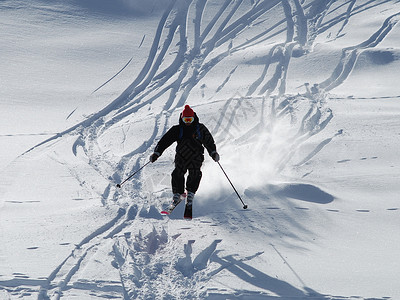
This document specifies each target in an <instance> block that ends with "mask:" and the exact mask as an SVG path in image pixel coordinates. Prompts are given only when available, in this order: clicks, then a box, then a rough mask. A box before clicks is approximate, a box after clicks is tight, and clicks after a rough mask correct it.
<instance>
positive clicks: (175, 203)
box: [160, 194, 186, 215]
mask: <svg viewBox="0 0 400 300" xmlns="http://www.w3.org/2000/svg"><path fill="white" fill-rule="evenodd" d="M185 198H186V194H182V195H181V197H180V198H179V200H178V201H176V202H172V203H171V204H170V205H169V206H168V207H167V208H166V209H165V210H163V211H161V212H160V213H161V214H162V215H169V214H171V213H172V212H173V211H174V209H175V207H177V206H178V204H179V203H181V202H182V200H184V199H185Z"/></svg>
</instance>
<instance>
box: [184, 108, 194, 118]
mask: <svg viewBox="0 0 400 300" xmlns="http://www.w3.org/2000/svg"><path fill="white" fill-rule="evenodd" d="M184 117H194V111H193V109H191V108H190V106H189V105H185V109H184V110H183V112H182V118H184Z"/></svg>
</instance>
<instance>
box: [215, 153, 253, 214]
mask: <svg viewBox="0 0 400 300" xmlns="http://www.w3.org/2000/svg"><path fill="white" fill-rule="evenodd" d="M217 163H218V165H219V166H220V168H221V170H222V172H224V174H225V176H226V179H228V181H229V183H230V184H231V186H232V188H233V190H234V191H235V192H236V195H237V196H238V197H239V199H240V201H241V202H242V204H243V208H244V209H246V208H247V204H244V202H243V200H242V198H241V197H240V195H239V193H238V191H237V190H236V189H235V187H234V186H233V183H232V181H231V180H230V179H229V177H228V175H227V174H226V172H225V170H224V168H222V166H221V164H220V163H219V161H217Z"/></svg>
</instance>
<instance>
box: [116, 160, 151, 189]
mask: <svg viewBox="0 0 400 300" xmlns="http://www.w3.org/2000/svg"><path fill="white" fill-rule="evenodd" d="M149 163H151V161H148V162H147V163H145V164H144V165H143V166H142V167H141V168H140V169H139V170H137V171H135V172H134V173H133V174H132V175H130V176H129V177H128V178H127V179H125V180H124V181H122V182H121V183H118V184H117V188H121V186H122V185H123V184H124V183H125V182H127V181H128V180H129V179H131V178H132V177H133V176H135V175H136V174H137V173H138V172H139V171H140V170H141V169H143V168H144V167H145V166H147V165H148V164H149Z"/></svg>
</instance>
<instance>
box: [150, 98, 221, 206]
mask: <svg viewBox="0 0 400 300" xmlns="http://www.w3.org/2000/svg"><path fill="white" fill-rule="evenodd" d="M174 142H177V146H176V154H175V169H174V170H173V172H172V174H171V185H172V192H173V204H172V209H173V208H174V207H175V206H176V205H178V204H179V203H180V202H181V201H182V198H184V192H185V174H186V172H189V174H188V176H187V180H186V191H187V195H186V201H187V202H186V204H187V205H190V211H191V205H192V201H193V198H194V195H195V194H196V192H197V189H198V188H199V185H200V181H201V177H202V172H201V170H200V168H201V166H202V164H203V161H204V147H205V148H206V149H207V151H208V153H209V155H210V156H211V157H212V159H213V160H214V161H216V162H218V161H219V158H220V157H219V154H218V152H217V149H216V146H215V142H214V139H213V137H212V135H211V133H210V131H209V130H208V129H207V127H206V126H205V125H204V124H202V123H200V122H199V118H198V117H197V115H196V113H195V112H194V111H193V109H192V108H190V106H189V105H186V106H185V108H184V110H183V111H182V113H181V114H180V117H179V125H175V126H173V127H171V128H170V129H169V130H168V131H167V132H166V133H165V134H164V136H163V137H162V138H161V139H160V141H159V142H158V143H157V145H156V147H155V149H154V152H153V154H151V156H150V161H151V162H152V163H153V162H155V161H156V160H157V159H158V158H159V157H160V156H161V155H162V154H163V152H164V150H165V149H167V148H168V147H169V146H171V145H172V144H173V143H174ZM172 209H170V211H172Z"/></svg>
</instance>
